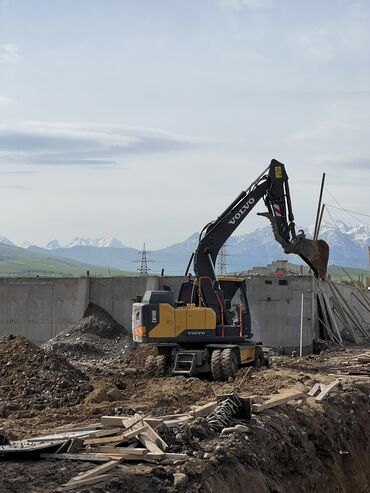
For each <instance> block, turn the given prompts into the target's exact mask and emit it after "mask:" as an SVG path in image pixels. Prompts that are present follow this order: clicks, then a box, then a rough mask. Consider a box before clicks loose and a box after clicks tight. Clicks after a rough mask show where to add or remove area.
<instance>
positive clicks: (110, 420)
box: [100, 416, 127, 426]
mask: <svg viewBox="0 0 370 493" xmlns="http://www.w3.org/2000/svg"><path fill="white" fill-rule="evenodd" d="M125 418H127V416H102V417H101V418H100V422H101V424H102V425H104V426H123V420H124V419H125Z"/></svg>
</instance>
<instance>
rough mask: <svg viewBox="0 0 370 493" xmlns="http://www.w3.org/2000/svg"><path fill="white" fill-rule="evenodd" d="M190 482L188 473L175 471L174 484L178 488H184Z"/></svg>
mask: <svg viewBox="0 0 370 493" xmlns="http://www.w3.org/2000/svg"><path fill="white" fill-rule="evenodd" d="M187 484H188V475H187V474H184V473H183V472H175V474H174V475H173V486H174V488H176V489H177V490H181V489H182V488H185V486H186V485H187Z"/></svg>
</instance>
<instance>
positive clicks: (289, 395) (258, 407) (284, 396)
mask: <svg viewBox="0 0 370 493" xmlns="http://www.w3.org/2000/svg"><path fill="white" fill-rule="evenodd" d="M300 397H304V393H303V392H299V391H297V390H290V391H285V392H284V393H281V394H277V395H276V396H273V397H271V399H268V400H267V401H265V402H264V403H263V404H252V411H253V412H254V413H260V412H261V411H264V410H265V409H270V408H271V407H275V406H279V405H281V404H285V403H286V402H289V401H292V400H294V399H299V398H300Z"/></svg>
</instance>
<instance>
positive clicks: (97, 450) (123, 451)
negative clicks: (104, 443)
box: [93, 447, 163, 457]
mask: <svg viewBox="0 0 370 493" xmlns="http://www.w3.org/2000/svg"><path fill="white" fill-rule="evenodd" d="M93 453H94V454H106V455H119V456H122V457H124V456H125V455H135V456H136V457H141V456H145V455H147V453H148V450H147V449H146V448H129V449H128V448H127V447H94V449H93ZM161 453H162V455H163V452H162V451H161Z"/></svg>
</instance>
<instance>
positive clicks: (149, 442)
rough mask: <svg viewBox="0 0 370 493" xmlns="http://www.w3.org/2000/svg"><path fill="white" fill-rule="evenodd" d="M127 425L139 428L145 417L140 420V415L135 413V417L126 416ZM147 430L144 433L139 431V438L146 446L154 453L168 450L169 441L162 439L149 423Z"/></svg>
mask: <svg viewBox="0 0 370 493" xmlns="http://www.w3.org/2000/svg"><path fill="white" fill-rule="evenodd" d="M124 423H125V425H128V427H133V429H134V430H135V429H138V428H139V427H140V423H141V424H142V423H143V418H142V420H141V422H140V415H139V414H135V415H134V417H133V418H125V420H124ZM147 426H148V428H147V430H146V431H145V432H144V433H139V435H138V439H139V441H140V442H141V443H142V444H143V445H145V447H146V448H147V449H148V450H149V452H152V453H160V452H163V451H165V450H167V448H168V445H167V443H166V442H165V441H164V440H162V438H161V437H160V436H159V435H158V433H157V432H156V431H154V430H153V428H152V427H151V426H150V425H149V424H148V423H147Z"/></svg>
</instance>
